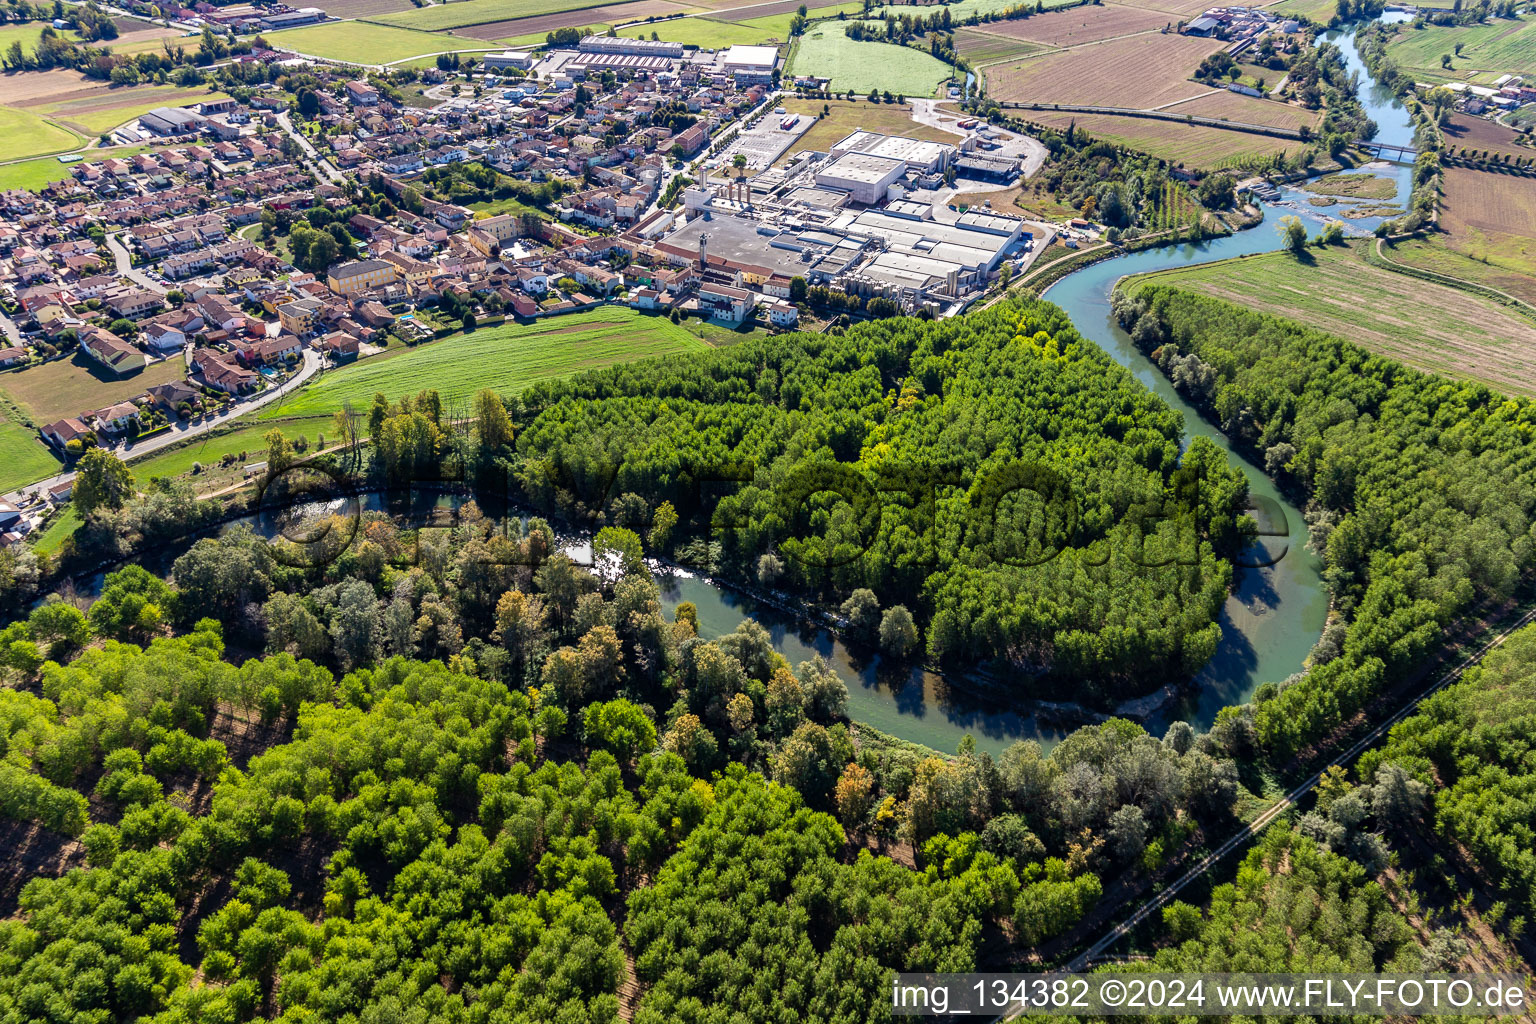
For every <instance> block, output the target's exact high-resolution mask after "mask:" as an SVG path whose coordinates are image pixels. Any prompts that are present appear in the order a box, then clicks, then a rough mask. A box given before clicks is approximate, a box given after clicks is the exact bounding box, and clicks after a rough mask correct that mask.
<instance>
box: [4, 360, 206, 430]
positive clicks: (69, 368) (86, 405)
mask: <svg viewBox="0 0 1536 1024" xmlns="http://www.w3.org/2000/svg"><path fill="white" fill-rule="evenodd" d="M185 376H186V367H185V366H184V365H183V363H182V359H181V357H180V356H176V357H175V358H173V359H162V360H161V361H160V362H158V363H151V364H150V365H149V366H146V367H145V368H144V369H143V370H141V371H139V372H138V373H136V374H134V375H132V376H130V377H121V378H117V377H109V376H108V375H107V373H106V371H104V370H102V369H100V368H99V367H98V366H97V364H96V363H95V362H94V361H92V360H90V359H87V358H86V357H85V356H83V355H80V354H79V353H78V352H77V353H76V354H75V355H74V357H73V358H70V359H55V360H54V361H53V362H51V363H43V364H42V365H41V366H33V367H30V368H28V369H25V370H22V371H20V372H18V373H10V374H6V375H5V376H3V377H0V390H4V391H5V392H6V393H7V394H9V395H10V396H11V397H12V398H14V399H15V400H16V401H17V402H19V403H20V404H21V406H22V408H24V409H26V410H27V412H28V414H29V415H30V416H31V417H32V419H34V420H35V421H37V423H39V424H43V423H51V422H53V421H54V420H56V419H61V418H63V417H65V416H78V415H79V414H80V413H82V412H89V411H91V410H93V409H100V408H102V407H103V406H107V405H111V404H112V403H114V402H123V401H127V400H128V399H130V398H132V397H133V396H135V395H137V394H140V393H141V392H143V390H144V389H145V388H148V387H153V386H154V385H156V384H165V383H167V382H169V381H173V380H181V379H182V378H183V377H185Z"/></svg>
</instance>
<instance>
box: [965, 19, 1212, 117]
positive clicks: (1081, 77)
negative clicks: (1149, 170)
mask: <svg viewBox="0 0 1536 1024" xmlns="http://www.w3.org/2000/svg"><path fill="white" fill-rule="evenodd" d="M1221 47H1222V43H1221V41H1220V40H1216V39H1201V38H1200V37H1198V36H1179V35H1166V36H1163V35H1153V36H1131V37H1127V38H1124V39H1111V40H1108V41H1106V42H1103V43H1096V44H1094V45H1092V46H1082V47H1079V48H1077V49H1074V50H1062V51H1058V52H1055V53H1048V54H1045V55H1044V56H1040V57H1034V58H1030V59H1028V60H1024V61H1020V62H1019V63H1017V64H1002V65H994V66H992V67H989V68H987V71H986V75H987V92H988V93H989V94H990V95H992V96H993V97H995V98H997V99H999V100H1026V101H1030V102H1036V103H1083V104H1092V105H1094V106H1106V107H1135V108H1138V109H1147V108H1151V107H1156V106H1160V105H1162V104H1165V103H1173V102H1175V101H1176V100H1182V99H1188V98H1190V97H1192V96H1198V95H1200V94H1201V93H1203V92H1209V91H1210V87H1209V86H1205V85H1200V84H1199V83H1196V82H1191V81H1190V80H1189V76H1190V75H1192V74H1193V73H1194V70H1195V68H1196V67H1197V66H1198V65H1199V63H1200V61H1201V60H1202V59H1203V58H1205V57H1207V56H1209V55H1210V54H1212V53H1215V52H1216V51H1217V50H1219V49H1221Z"/></svg>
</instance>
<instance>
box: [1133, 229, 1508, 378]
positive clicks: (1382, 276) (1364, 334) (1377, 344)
mask: <svg viewBox="0 0 1536 1024" xmlns="http://www.w3.org/2000/svg"><path fill="white" fill-rule="evenodd" d="M1374 244H1375V240H1374V239H1372V240H1368V241H1363V242H1355V243H1352V244H1351V245H1349V246H1330V247H1329V248H1327V249H1318V248H1309V249H1308V250H1307V252H1306V255H1305V257H1304V258H1302V259H1298V258H1296V257H1295V256H1292V255H1291V254H1290V253H1283V252H1275V253H1265V254H1262V255H1259V256H1252V257H1249V258H1247V259H1233V260H1223V261H1221V262H1218V263H1211V264H1206V265H1204V266H1198V267H1190V268H1181V269H1179V270H1176V271H1170V272H1167V273H1162V274H1153V275H1149V277H1146V278H1140V279H1137V280H1143V281H1144V280H1152V281H1156V282H1157V283H1158V284H1164V285H1174V286H1176V287H1179V288H1187V289H1189V290H1190V291H1195V292H1200V293H1202V294H1205V295H1210V296H1213V297H1215V298H1219V299H1226V300H1227V301H1230V302H1233V303H1236V304H1238V305H1240V306H1243V307H1244V308H1247V309H1254V310H1258V311H1260V312H1265V313H1274V314H1278V315H1280V316H1285V317H1290V318H1293V319H1295V320H1297V321H1299V322H1302V323H1305V324H1306V325H1307V326H1309V327H1315V328H1318V329H1320V330H1324V331H1328V332H1330V333H1333V334H1337V335H1339V336H1341V337H1344V338H1348V339H1349V340H1350V341H1353V342H1355V343H1356V344H1359V345H1363V346H1364V347H1366V348H1368V349H1370V350H1371V351H1373V352H1379V353H1381V354H1382V355H1384V356H1388V357H1390V358H1393V359H1398V360H1401V361H1402V362H1404V363H1407V364H1409V365H1410V366H1416V367H1419V368H1420V369H1424V370H1430V371H1433V372H1435V373H1441V374H1445V375H1446V376H1450V377H1461V378H1471V379H1472V380H1479V381H1483V382H1485V383H1487V384H1489V385H1491V386H1493V387H1496V388H1498V389H1500V390H1502V391H1504V392H1506V393H1511V394H1522V395H1536V360H1532V359H1531V358H1530V353H1531V352H1533V351H1536V323H1533V322H1532V321H1530V320H1528V319H1526V318H1525V317H1523V316H1521V315H1520V314H1518V313H1516V312H1514V311H1513V310H1512V309H1510V308H1508V307H1506V306H1503V305H1500V304H1499V303H1497V302H1494V301H1493V300H1491V299H1485V298H1483V297H1481V296H1479V295H1475V294H1473V293H1471V292H1467V291H1462V290H1459V289H1455V288H1451V287H1447V286H1444V285H1439V284H1435V283H1433V282H1429V281H1423V280H1420V279H1418V278H1414V277H1409V276H1408V275H1406V274H1398V273H1394V272H1392V271H1390V270H1385V269H1382V268H1380V267H1376V266H1372V265H1370V264H1368V263H1366V262H1365V259H1364V255H1363V252H1362V251H1361V250H1360V248H1359V247H1360V246H1364V245H1374ZM1132 287H1133V288H1134V287H1135V284H1134V283H1133V284H1132Z"/></svg>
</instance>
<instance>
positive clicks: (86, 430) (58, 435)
mask: <svg viewBox="0 0 1536 1024" xmlns="http://www.w3.org/2000/svg"><path fill="white" fill-rule="evenodd" d="M39 433H41V434H42V435H43V440H44V441H47V442H48V443H49V444H51V445H53V446H54V447H55V448H63V447H64V446H65V445H66V444H68V443H69V442H71V441H77V440H81V439H83V438H85V437H86V436H87V435H89V434H90V433H91V428H90V427H88V426H86V425H85V424H84V423H82V422H81V421H80V420H78V419H76V418H74V417H70V418H68V419H62V420H55V421H54V422H53V423H50V424H48V425H47V426H45V427H43V428H42V430H41V431H39Z"/></svg>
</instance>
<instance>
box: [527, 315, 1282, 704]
mask: <svg viewBox="0 0 1536 1024" xmlns="http://www.w3.org/2000/svg"><path fill="white" fill-rule="evenodd" d="M520 405H521V408H520V409H519V410H518V413H519V414H518V416H517V419H518V432H517V441H516V456H515V457H514V458H512V459H509V460H507V462H506V466H507V471H508V473H509V474H510V475H511V476H512V477H513V478H515V479H516V481H517V483H518V487H517V488H516V490H517V492H518V493H519V494H522V495H526V496H527V497H528V498H529V499H531V500H532V501H533V503H534V504H535V505H536V506H537V507H539V508H541V509H544V510H546V511H548V512H549V513H550V514H552V515H558V516H560V517H563V518H570V519H574V520H576V521H578V522H581V521H593V522H596V523H597V524H599V525H600V524H602V523H604V522H608V521H610V516H611V515H612V514H613V513H615V512H617V513H618V514H619V515H621V516H622V515H625V514H626V513H625V512H624V509H623V508H622V507H620V508H615V506H616V505H619V504H620V502H621V501H624V500H628V499H627V496H629V495H633V496H635V498H636V499H637V502H638V504H637V505H636V508H637V509H638V510H639V511H638V516H639V517H640V518H641V519H642V520H643V519H644V517H645V516H646V515H648V514H649V513H650V512H651V510H653V509H655V508H657V507H659V506H660V505H661V504H663V503H666V504H668V505H669V506H670V507H671V508H672V509H673V510H675V512H676V513H677V515H679V516H680V517H681V520H682V526H683V530H684V534H685V535H686V536H680V538H679V539H680V540H684V541H686V540H689V539H691V540H693V541H694V542H695V543H694V544H693V545H692V546H688V545H687V544H683V545H681V546H679V548H678V554H679V555H680V556H681V557H682V558H683V559H684V560H686V561H691V562H695V563H700V562H702V563H703V564H705V565H706V566H707V567H710V568H713V569H715V570H716V571H720V572H724V573H726V574H728V575H731V576H734V577H736V578H738V579H744V580H748V581H752V582H761V583H764V584H769V585H773V586H776V587H779V588H782V589H788V590H793V591H796V592H799V593H801V594H803V595H805V596H807V597H809V598H811V599H813V600H815V601H817V602H820V603H821V604H822V605H823V606H824V607H828V608H834V609H835V608H838V607H840V604H841V602H843V601H844V600H845V599H846V598H847V597H848V595H849V594H850V593H852V592H853V591H855V590H858V589H861V588H864V589H868V590H870V591H872V592H873V593H874V594H875V595H876V597H877V598H878V599H879V601H880V602H881V603H882V604H884V605H891V604H897V603H901V604H904V605H905V606H907V607H908V608H909V609H910V610H911V611H912V612H913V613H914V614H915V615H916V617H917V620H918V622H919V624H920V626H921V628H922V630H923V632H924V634H925V636H926V651H927V653H928V654H929V655H930V656H932V657H934V658H936V659H939V660H948V661H952V662H953V661H961V662H964V661H981V662H985V663H993V664H997V665H1000V666H1004V667H1006V668H1007V669H1008V670H1010V671H1011V672H1012V674H1013V675H1014V676H1015V677H1017V678H1023V676H1022V675H1021V673H1019V672H1018V671H1017V670H1024V672H1026V673H1045V674H1047V675H1051V676H1054V677H1055V678H1057V679H1059V680H1070V681H1071V686H1072V688H1073V690H1074V692H1076V693H1078V694H1079V695H1082V694H1083V691H1084V689H1086V690H1087V695H1088V696H1093V695H1095V694H1106V695H1114V694H1117V693H1124V692H1126V691H1128V690H1129V691H1134V692H1145V690H1147V689H1149V688H1151V687H1152V686H1154V685H1156V684H1157V683H1158V682H1160V681H1163V680H1167V679H1180V678H1185V677H1187V676H1188V675H1189V674H1191V673H1192V672H1194V671H1195V670H1197V669H1199V668H1200V666H1202V665H1203V664H1205V662H1206V661H1207V660H1208V659H1209V658H1210V656H1211V654H1212V653H1213V651H1214V650H1215V648H1216V645H1217V642H1218V641H1219V639H1220V629H1219V627H1218V626H1217V625H1216V623H1215V619H1216V617H1217V615H1218V613H1219V611H1220V607H1221V604H1222V601H1223V600H1224V599H1225V597H1226V594H1227V591H1228V589H1229V587H1230V584H1231V579H1232V570H1231V564H1230V559H1231V557H1232V556H1233V555H1234V554H1235V553H1236V552H1237V551H1238V550H1240V549H1241V547H1242V545H1243V544H1244V543H1245V541H1246V539H1247V538H1248V536H1249V535H1250V531H1251V530H1252V523H1251V521H1250V520H1248V519H1247V517H1246V515H1245V508H1246V503H1247V485H1246V482H1245V481H1244V479H1243V477H1242V476H1241V474H1239V473H1238V472H1237V471H1236V470H1235V469H1233V468H1232V467H1231V466H1229V465H1228V464H1227V463H1226V460H1225V458H1224V457H1223V456H1222V455H1221V453H1220V452H1219V451H1218V450H1217V449H1216V448H1215V447H1214V446H1213V445H1211V444H1210V443H1209V442H1207V441H1201V440H1196V441H1195V442H1194V444H1193V445H1192V446H1191V447H1190V450H1189V451H1188V452H1186V453H1183V454H1182V455H1181V453H1180V450H1179V444H1180V438H1181V435H1182V429H1183V424H1182V422H1181V418H1180V416H1179V415H1178V414H1177V413H1175V412H1174V411H1173V410H1171V409H1169V408H1168V407H1167V406H1166V405H1165V404H1164V403H1163V402H1162V401H1161V400H1159V399H1158V398H1157V397H1156V396H1154V395H1152V394H1151V393H1150V392H1148V391H1147V390H1146V389H1145V388H1143V387H1141V386H1140V385H1139V384H1138V383H1137V382H1136V381H1135V379H1134V378H1133V377H1132V376H1131V375H1130V374H1129V373H1128V372H1127V371H1126V370H1124V369H1123V368H1122V367H1120V366H1119V365H1118V364H1116V363H1114V362H1113V361H1112V360H1110V359H1109V358H1108V357H1107V356H1106V355H1105V354H1104V353H1103V352H1102V351H1100V350H1099V349H1098V348H1097V347H1096V346H1094V345H1092V344H1091V343H1088V342H1086V341H1084V340H1083V339H1082V338H1081V337H1080V336H1079V335H1078V334H1077V332H1076V330H1075V329H1074V328H1073V327H1072V325H1071V323H1070V321H1069V320H1068V319H1067V318H1066V316H1065V315H1064V314H1063V313H1062V312H1061V311H1060V310H1059V309H1058V308H1056V307H1055V306H1052V305H1050V304H1048V303H1043V302H1038V301H1029V300H1025V299H1016V300H1012V301H1009V302H1006V303H1003V304H1000V305H998V306H996V307H994V308H992V309H989V310H986V311H983V312H978V313H974V314H971V315H969V316H966V317H963V318H954V319H949V320H943V321H925V320H921V319H914V318H896V319H890V320H884V321H877V322H873V323H865V324H860V325H857V326H856V327H854V328H852V329H850V330H849V331H848V332H847V333H846V334H845V335H843V336H822V335H814V334H795V335H787V336H781V337H775V338H764V339H753V340H751V341H748V342H745V343H743V344H741V345H737V346H734V347H732V348H729V349H725V350H716V351H711V352H705V353H700V354H697V355H691V356H689V357H686V358H680V359H670V360H667V361H664V362H663V361H649V362H643V363H637V364H632V365H628V366H623V367H616V368H613V369H611V370H606V371H600V372H595V373H590V374H585V375H582V376H581V377H578V378H575V379H572V380H569V381H564V382H558V383H551V384H541V385H539V386H537V387H535V388H533V389H531V390H530V391H529V392H527V393H525V394H524V395H523V396H522V397H521V402H520Z"/></svg>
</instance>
